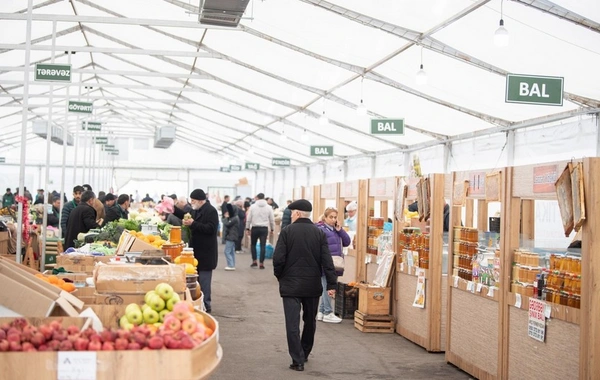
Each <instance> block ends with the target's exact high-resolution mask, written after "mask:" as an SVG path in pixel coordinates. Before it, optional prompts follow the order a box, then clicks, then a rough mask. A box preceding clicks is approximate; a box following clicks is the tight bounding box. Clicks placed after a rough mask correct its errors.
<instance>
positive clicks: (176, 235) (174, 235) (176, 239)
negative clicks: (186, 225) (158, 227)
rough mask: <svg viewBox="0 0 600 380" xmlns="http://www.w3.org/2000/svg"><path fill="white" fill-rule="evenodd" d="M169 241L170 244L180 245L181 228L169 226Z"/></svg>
mask: <svg viewBox="0 0 600 380" xmlns="http://www.w3.org/2000/svg"><path fill="white" fill-rule="evenodd" d="M169 241H170V242H171V243H172V244H179V243H181V226H171V232H170V233H169Z"/></svg>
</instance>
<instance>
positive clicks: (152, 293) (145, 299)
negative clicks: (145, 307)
mask: <svg viewBox="0 0 600 380" xmlns="http://www.w3.org/2000/svg"><path fill="white" fill-rule="evenodd" d="M155 294H156V292H155V291H154V290H150V291H149V292H148V293H146V295H145V296H144V302H146V303H148V298H150V297H152V296H153V295H155Z"/></svg>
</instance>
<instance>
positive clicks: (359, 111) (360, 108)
mask: <svg viewBox="0 0 600 380" xmlns="http://www.w3.org/2000/svg"><path fill="white" fill-rule="evenodd" d="M356 114H357V115H359V116H365V115H366V114H367V106H365V104H364V103H363V101H362V99H361V100H360V104H359V105H358V107H356Z"/></svg>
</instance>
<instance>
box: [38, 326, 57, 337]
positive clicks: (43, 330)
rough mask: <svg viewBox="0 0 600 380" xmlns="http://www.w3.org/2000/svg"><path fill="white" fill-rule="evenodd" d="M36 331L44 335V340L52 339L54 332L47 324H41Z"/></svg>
mask: <svg viewBox="0 0 600 380" xmlns="http://www.w3.org/2000/svg"><path fill="white" fill-rule="evenodd" d="M38 331H39V332H41V333H42V334H43V335H44V338H46V340H49V339H52V333H53V332H54V330H52V327H50V326H48V325H41V326H40V327H39V328H38Z"/></svg>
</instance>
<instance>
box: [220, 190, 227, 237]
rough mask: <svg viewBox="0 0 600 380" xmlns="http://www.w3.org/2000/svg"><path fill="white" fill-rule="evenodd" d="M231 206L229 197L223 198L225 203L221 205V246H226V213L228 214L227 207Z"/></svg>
mask: <svg viewBox="0 0 600 380" xmlns="http://www.w3.org/2000/svg"><path fill="white" fill-rule="evenodd" d="M228 204H229V195H226V196H224V197H223V203H221V223H223V224H222V226H221V244H225V221H224V219H225V213H226V212H227V205H228Z"/></svg>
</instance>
